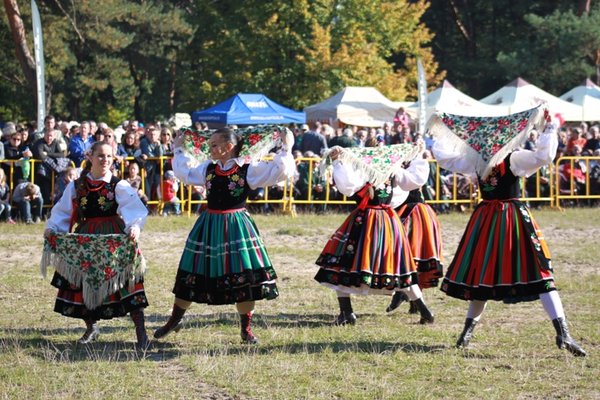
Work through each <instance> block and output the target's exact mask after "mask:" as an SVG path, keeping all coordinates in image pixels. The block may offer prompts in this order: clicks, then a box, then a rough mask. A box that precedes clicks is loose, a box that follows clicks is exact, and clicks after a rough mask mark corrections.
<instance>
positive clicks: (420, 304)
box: [412, 297, 434, 324]
mask: <svg viewBox="0 0 600 400" xmlns="http://www.w3.org/2000/svg"><path fill="white" fill-rule="evenodd" d="M412 303H414V304H415V306H416V307H417V310H419V313H420V314H421V320H420V321H419V323H420V324H433V320H434V318H433V314H432V313H431V311H429V309H428V308H427V305H425V302H424V301H423V298H422V297H421V298H420V299H417V300H415V301H413V302H412Z"/></svg>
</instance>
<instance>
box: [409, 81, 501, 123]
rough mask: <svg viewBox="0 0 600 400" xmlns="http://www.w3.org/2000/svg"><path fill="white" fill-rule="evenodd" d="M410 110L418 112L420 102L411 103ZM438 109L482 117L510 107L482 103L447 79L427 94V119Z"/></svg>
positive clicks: (497, 113)
mask: <svg viewBox="0 0 600 400" xmlns="http://www.w3.org/2000/svg"><path fill="white" fill-rule="evenodd" d="M410 110H411V111H412V112H416V113H418V111H419V102H416V103H414V104H413V105H411V106H410ZM437 111H442V112H447V113H451V114H458V115H469V116H480V117H484V116H486V117H495V116H499V115H505V114H508V113H509V112H508V107H506V106H495V105H489V104H485V103H482V102H480V101H479V100H476V99H474V98H472V97H470V96H468V95H466V94H464V93H463V92H461V91H460V90H458V89H457V88H455V87H454V86H453V85H452V84H451V83H450V82H448V81H447V80H444V82H443V83H442V85H441V86H440V87H438V88H437V89H435V90H433V91H432V92H430V93H429V94H428V95H427V108H426V112H427V120H429V118H430V117H431V116H432V115H433V113H435V112H437Z"/></svg>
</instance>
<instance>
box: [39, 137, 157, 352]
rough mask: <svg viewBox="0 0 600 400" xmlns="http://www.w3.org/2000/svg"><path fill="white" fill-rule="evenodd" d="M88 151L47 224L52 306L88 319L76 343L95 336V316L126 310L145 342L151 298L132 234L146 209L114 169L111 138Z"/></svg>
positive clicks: (117, 314) (44, 263) (139, 339)
mask: <svg viewBox="0 0 600 400" xmlns="http://www.w3.org/2000/svg"><path fill="white" fill-rule="evenodd" d="M87 158H88V159H87V163H86V168H85V169H84V171H83V172H82V174H81V177H80V178H78V179H76V180H75V181H73V182H70V183H69V184H68V185H67V187H66V188H65V191H64V193H63V195H62V197H61V198H60V200H59V201H58V203H56V204H55V205H54V207H53V208H52V212H51V215H50V218H49V219H48V221H47V223H46V230H45V232H44V237H45V239H46V240H45V244H44V256H43V258H42V273H43V274H44V275H45V271H46V267H47V266H48V265H52V266H54V267H55V269H56V272H55V273H54V277H53V278H52V285H53V286H55V287H56V288H58V294H57V296H56V304H55V306H54V311H56V312H58V313H60V314H62V315H64V316H67V317H72V318H81V319H83V320H84V321H85V324H86V331H85V333H84V334H83V336H82V337H81V338H80V339H79V343H82V344H87V343H90V342H92V341H94V340H96V339H98V336H99V335H100V329H99V328H98V325H97V322H98V320H100V319H112V318H115V317H121V316H124V315H126V314H128V313H129V315H130V317H131V319H132V320H133V322H134V324H135V332H136V336H137V345H138V347H141V348H143V349H145V348H147V347H148V345H149V343H150V342H149V341H148V336H147V335H146V329H145V324H144V311H143V310H144V307H147V306H148V300H147V299H146V294H145V293H144V283H143V277H142V276H143V273H144V269H145V262H144V259H143V257H142V255H141V252H140V251H139V249H138V244H137V240H138V238H139V236H140V231H141V229H142V228H143V226H144V224H145V222H146V217H147V215H148V210H147V209H146V207H145V206H144V204H142V202H141V201H140V199H139V197H138V195H137V193H136V192H135V190H134V189H133V188H132V187H131V186H130V185H129V183H127V181H124V180H120V179H119V178H116V177H114V176H113V174H112V171H111V166H112V165H113V149H112V147H111V146H110V145H108V144H106V143H104V142H97V143H94V144H93V145H92V147H91V149H90V151H89V153H88V155H87ZM68 232H74V233H68Z"/></svg>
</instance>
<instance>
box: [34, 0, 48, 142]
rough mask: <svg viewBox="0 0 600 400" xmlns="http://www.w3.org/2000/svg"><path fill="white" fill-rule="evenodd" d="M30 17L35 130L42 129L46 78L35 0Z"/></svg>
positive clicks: (44, 111)
mask: <svg viewBox="0 0 600 400" xmlns="http://www.w3.org/2000/svg"><path fill="white" fill-rule="evenodd" d="M31 19H32V22H33V46H34V55H35V79H36V84H37V131H38V132H41V130H42V129H44V118H45V117H46V78H45V76H44V71H45V66H44V40H43V38H42V20H41V18H40V11H39V10H38V7H37V4H36V3H35V0H31Z"/></svg>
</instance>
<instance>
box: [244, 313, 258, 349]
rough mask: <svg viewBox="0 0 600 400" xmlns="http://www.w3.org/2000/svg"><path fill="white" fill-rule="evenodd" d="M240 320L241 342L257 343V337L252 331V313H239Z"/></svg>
mask: <svg viewBox="0 0 600 400" xmlns="http://www.w3.org/2000/svg"><path fill="white" fill-rule="evenodd" d="M240 322H241V324H242V342H244V343H248V344H255V343H258V338H257V337H256V336H254V333H252V313H251V312H249V313H246V314H240Z"/></svg>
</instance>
